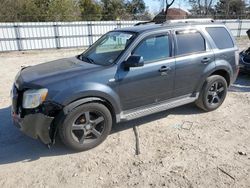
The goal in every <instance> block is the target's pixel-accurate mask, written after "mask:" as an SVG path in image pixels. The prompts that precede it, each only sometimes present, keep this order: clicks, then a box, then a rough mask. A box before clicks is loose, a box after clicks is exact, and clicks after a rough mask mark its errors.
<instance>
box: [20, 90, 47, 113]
mask: <svg viewBox="0 0 250 188" xmlns="http://www.w3.org/2000/svg"><path fill="white" fill-rule="evenodd" d="M47 95H48V89H38V90H35V89H30V90H27V91H25V92H24V94H23V108H25V109H32V108H36V107H38V106H39V105H40V104H42V102H43V101H45V99H46V97H47Z"/></svg>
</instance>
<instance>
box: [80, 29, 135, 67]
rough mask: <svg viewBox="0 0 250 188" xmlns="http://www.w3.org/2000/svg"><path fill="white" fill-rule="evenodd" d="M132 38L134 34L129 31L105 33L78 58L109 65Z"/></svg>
mask: <svg viewBox="0 0 250 188" xmlns="http://www.w3.org/2000/svg"><path fill="white" fill-rule="evenodd" d="M133 39H134V34H133V33H129V32H119V31H117V32H116V31H114V32H110V33H107V34H106V35H104V36H103V37H102V38H100V39H99V40H98V41H97V42H96V43H95V44H94V45H93V46H92V47H90V48H89V49H88V50H87V51H86V52H85V53H83V54H82V55H81V56H80V57H79V58H80V59H81V60H83V61H87V62H89V63H94V64H98V65H110V64H112V63H114V62H115V61H116V59H117V58H118V57H119V56H120V55H121V53H122V52H124V50H125V49H126V48H127V46H128V45H129V44H130V43H131V42H132V41H133Z"/></svg>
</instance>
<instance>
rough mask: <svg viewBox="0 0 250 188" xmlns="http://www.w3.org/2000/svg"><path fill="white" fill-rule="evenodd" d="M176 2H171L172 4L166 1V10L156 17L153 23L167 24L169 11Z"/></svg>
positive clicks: (172, 0)
mask: <svg viewBox="0 0 250 188" xmlns="http://www.w3.org/2000/svg"><path fill="white" fill-rule="evenodd" d="M174 2H175V0H171V2H170V3H169V1H168V0H166V8H165V10H164V8H163V9H162V11H161V12H160V13H159V14H157V15H156V16H155V17H154V19H153V22H156V23H162V22H165V21H166V20H167V14H168V9H169V8H170V7H171V6H172V5H173V4H174Z"/></svg>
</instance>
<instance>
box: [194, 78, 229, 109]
mask: <svg viewBox="0 0 250 188" xmlns="http://www.w3.org/2000/svg"><path fill="white" fill-rule="evenodd" d="M216 83H217V85H216ZM227 88H228V86H227V81H226V80H225V78H223V77H222V76H219V75H213V76H210V77H208V78H207V79H206V81H205V83H204V85H203V87H202V90H201V92H200V95H199V98H198V99H197V101H196V105H197V106H198V107H199V108H201V109H203V110H205V111H207V112H210V111H213V110H216V109H217V108H219V107H220V106H221V105H222V103H223V102H224V100H225V98H226V95H227Z"/></svg>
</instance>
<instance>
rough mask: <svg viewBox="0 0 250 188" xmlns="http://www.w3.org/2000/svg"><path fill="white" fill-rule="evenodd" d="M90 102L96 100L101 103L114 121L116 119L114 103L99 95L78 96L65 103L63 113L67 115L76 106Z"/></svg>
mask: <svg viewBox="0 0 250 188" xmlns="http://www.w3.org/2000/svg"><path fill="white" fill-rule="evenodd" d="M91 102H97V103H101V104H103V105H104V106H105V107H107V108H108V110H109V111H110V113H111V115H112V118H113V119H114V120H115V121H117V119H116V114H117V113H118V112H117V110H118V109H116V107H115V106H114V105H112V103H111V102H110V101H109V100H108V99H105V98H103V97H99V96H91V97H83V98H79V99H76V100H74V101H71V102H70V103H69V104H68V105H66V106H65V107H64V108H63V112H64V114H65V115H67V114H68V113H70V112H71V111H72V110H73V109H75V108H76V107H78V106H81V105H83V104H86V103H91Z"/></svg>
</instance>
